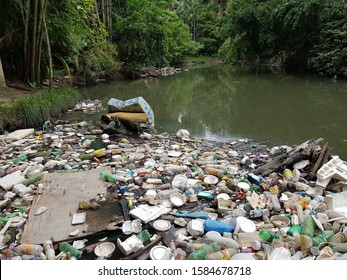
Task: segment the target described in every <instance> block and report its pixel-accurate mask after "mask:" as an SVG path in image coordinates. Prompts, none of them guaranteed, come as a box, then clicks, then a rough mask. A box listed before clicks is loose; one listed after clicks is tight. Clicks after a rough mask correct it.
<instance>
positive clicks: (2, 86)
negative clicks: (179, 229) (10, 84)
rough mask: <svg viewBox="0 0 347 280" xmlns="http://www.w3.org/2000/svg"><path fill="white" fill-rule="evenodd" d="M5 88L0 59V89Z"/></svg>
mask: <svg viewBox="0 0 347 280" xmlns="http://www.w3.org/2000/svg"><path fill="white" fill-rule="evenodd" d="M4 87H6V81H5V75H4V70H3V69H2V62H1V57H0V88H4Z"/></svg>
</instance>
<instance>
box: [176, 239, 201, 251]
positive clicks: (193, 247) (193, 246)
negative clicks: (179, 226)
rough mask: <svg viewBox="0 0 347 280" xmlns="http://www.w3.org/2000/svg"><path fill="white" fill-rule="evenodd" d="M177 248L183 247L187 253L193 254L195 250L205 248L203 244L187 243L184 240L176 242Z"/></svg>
mask: <svg viewBox="0 0 347 280" xmlns="http://www.w3.org/2000/svg"><path fill="white" fill-rule="evenodd" d="M176 246H177V247H182V248H183V249H184V250H185V251H186V252H187V253H191V252H193V251H195V250H198V249H200V248H202V247H204V246H205V244H203V243H193V242H187V241H184V240H177V241H176Z"/></svg>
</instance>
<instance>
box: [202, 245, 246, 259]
mask: <svg viewBox="0 0 347 280" xmlns="http://www.w3.org/2000/svg"><path fill="white" fill-rule="evenodd" d="M238 252H239V251H238V250H236V249H234V248H226V249H224V250H220V251H217V252H214V253H211V254H208V255H206V257H205V260H230V259H231V257H232V256H234V255H236V254H237V253H238Z"/></svg>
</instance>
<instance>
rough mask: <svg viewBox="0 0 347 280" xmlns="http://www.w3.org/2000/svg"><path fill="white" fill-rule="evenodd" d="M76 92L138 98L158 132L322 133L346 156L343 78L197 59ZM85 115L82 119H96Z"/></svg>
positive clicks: (289, 140)
mask: <svg viewBox="0 0 347 280" xmlns="http://www.w3.org/2000/svg"><path fill="white" fill-rule="evenodd" d="M81 92H82V95H83V98H89V99H100V100H102V102H103V104H104V105H105V107H106V104H107V102H108V100H109V99H110V98H117V99H121V100H126V99H129V98H133V97H137V96H142V97H143V98H144V99H146V101H147V102H148V103H149V104H150V106H151V107H152V109H153V111H154V116H155V128H156V130H157V131H158V132H169V133H176V132H177V131H178V130H179V129H180V128H184V129H187V130H188V131H189V132H190V135H191V136H193V137H198V138H205V139H212V140H223V141H225V140H230V141H232V140H234V139H240V138H242V139H245V138H249V139H254V140H256V141H260V142H263V143H265V144H267V145H269V146H276V145H296V144H301V143H302V142H304V141H306V140H308V139H311V138H315V139H316V138H320V137H322V138H324V139H326V140H327V141H328V142H329V144H330V147H332V153H333V154H337V155H339V156H340V157H341V158H342V159H344V160H347V112H346V109H347V82H346V81H339V80H337V81H333V80H331V79H325V78H316V77H312V76H306V75H305V76H289V75H279V74H278V73H275V72H272V71H270V70H261V71H260V70H259V69H258V70H256V69H250V68H249V67H230V66H227V65H197V66H193V67H189V68H187V69H182V72H181V73H178V74H175V75H173V76H169V77H165V78H155V79H141V80H126V81H117V82H112V83H107V84H99V85H97V86H93V87H89V88H85V89H83V90H81ZM99 117H100V115H91V116H88V117H85V118H99Z"/></svg>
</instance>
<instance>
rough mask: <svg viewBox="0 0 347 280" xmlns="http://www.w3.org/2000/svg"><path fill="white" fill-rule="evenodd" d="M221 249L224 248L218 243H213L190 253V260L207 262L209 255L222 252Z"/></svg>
mask: <svg viewBox="0 0 347 280" xmlns="http://www.w3.org/2000/svg"><path fill="white" fill-rule="evenodd" d="M221 248H222V247H221V246H220V245H219V244H218V242H212V243H211V244H209V245H206V246H204V247H202V248H200V249H198V250H196V251H194V252H192V253H190V255H189V257H188V260H205V258H206V256H207V255H209V254H212V253H214V252H217V251H220V250H221Z"/></svg>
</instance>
